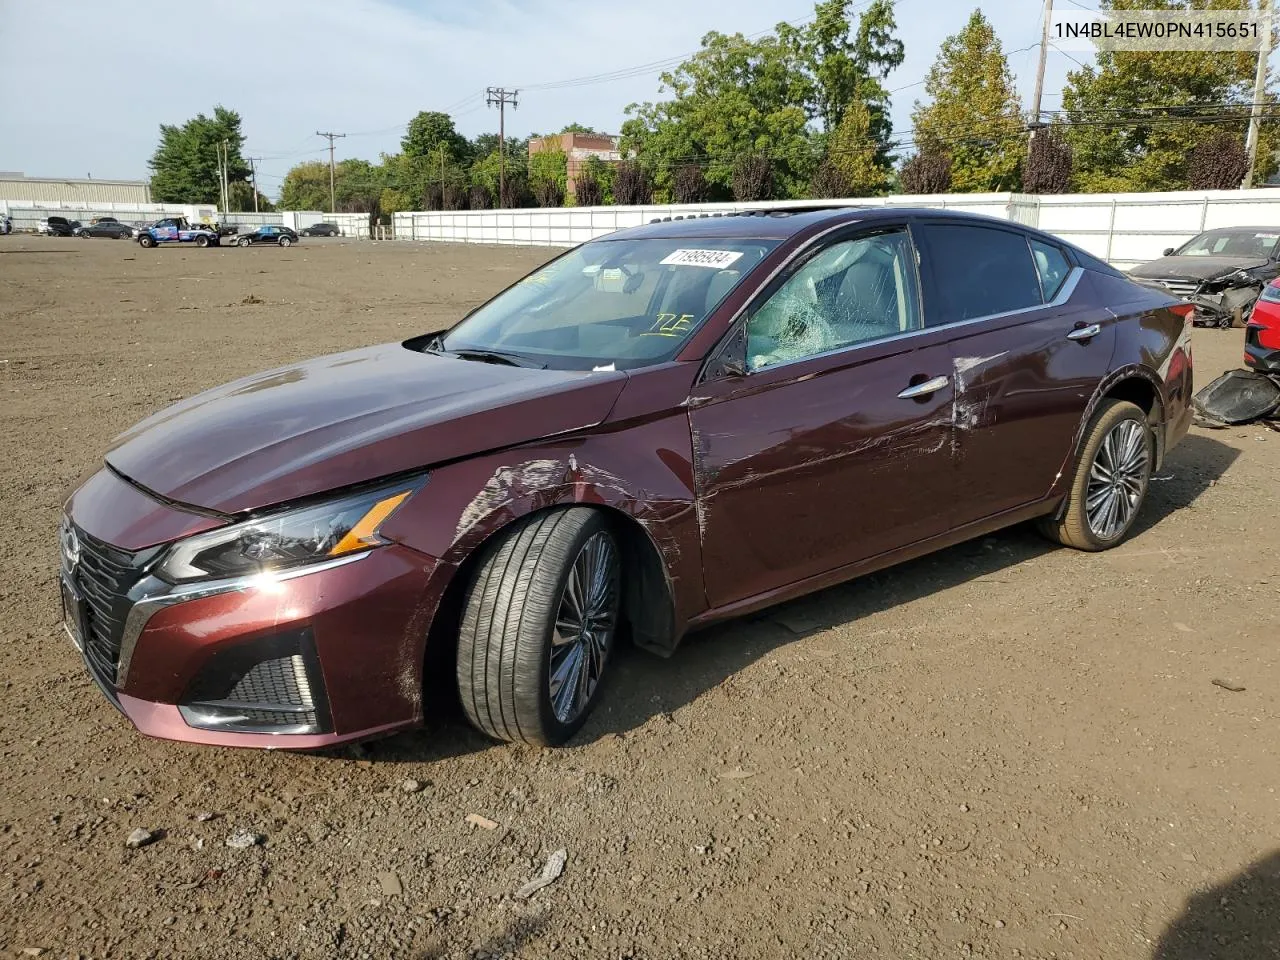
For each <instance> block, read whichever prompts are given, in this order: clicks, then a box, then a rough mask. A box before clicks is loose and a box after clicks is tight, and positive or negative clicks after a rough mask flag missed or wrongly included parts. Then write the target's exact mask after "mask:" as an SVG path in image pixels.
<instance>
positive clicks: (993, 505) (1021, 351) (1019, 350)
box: [949, 283, 1116, 524]
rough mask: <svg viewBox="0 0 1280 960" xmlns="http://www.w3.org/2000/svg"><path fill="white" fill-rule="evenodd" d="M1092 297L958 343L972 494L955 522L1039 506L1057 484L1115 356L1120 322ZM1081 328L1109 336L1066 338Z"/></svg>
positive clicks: (993, 326) (959, 446) (963, 444)
mask: <svg viewBox="0 0 1280 960" xmlns="http://www.w3.org/2000/svg"><path fill="white" fill-rule="evenodd" d="M1084 285H1085V284H1084V283H1082V284H1081V286H1084ZM1087 292H1088V291H1086V290H1078V291H1077V293H1076V295H1075V296H1074V297H1073V298H1072V300H1070V301H1068V303H1067V304H1066V305H1063V306H1061V307H1046V308H1044V309H1042V310H1034V311H1030V312H1028V313H1023V314H1020V315H1017V316H1014V317H1006V318H1001V319H995V320H992V321H990V322H988V323H979V324H975V325H973V326H970V327H963V328H960V330H958V331H957V335H956V337H955V338H954V339H953V340H952V341H951V342H950V345H949V346H950V349H951V360H952V365H953V376H954V381H955V397H956V405H955V424H956V434H955V437H956V481H957V489H959V490H963V491H964V496H963V497H960V498H957V503H956V516H955V522H956V523H958V524H963V523H968V522H969V521H972V520H977V519H979V518H981V517H986V516H990V515H992V514H995V513H1000V512H1002V511H1005V510H1011V509H1013V508H1015V507H1019V506H1021V505H1023V504H1026V503H1030V502H1032V501H1034V500H1039V499H1041V498H1043V497H1045V496H1046V495H1047V494H1048V493H1049V491H1050V489H1051V488H1052V487H1053V484H1054V481H1055V479H1056V478H1057V474H1058V471H1059V468H1060V467H1061V465H1062V461H1063V457H1064V455H1065V453H1066V452H1067V451H1068V450H1070V449H1071V445H1072V442H1073V438H1074V437H1075V434H1076V429H1077V427H1078V426H1079V424H1080V420H1081V418H1082V417H1083V415H1084V412H1085V409H1086V408H1087V407H1088V405H1089V401H1090V398H1091V397H1092V396H1093V394H1094V391H1095V390H1096V389H1097V386H1098V384H1099V383H1100V382H1101V381H1102V378H1103V377H1104V376H1106V373H1107V370H1108V368H1109V366H1110V363H1111V357H1112V354H1113V352H1114V349H1115V342H1116V327H1115V320H1114V317H1113V316H1112V314H1111V313H1109V312H1108V311H1107V310H1106V309H1105V308H1103V307H1101V306H1098V305H1097V304H1096V303H1090V302H1089V298H1088V297H1087ZM1076 298H1079V301H1077V299H1076ZM1077 324H1079V325H1081V326H1086V325H1089V324H1097V325H1098V326H1099V327H1100V331H1099V333H1098V335H1097V336H1095V337H1092V338H1090V339H1088V340H1069V339H1067V335H1068V334H1069V333H1071V332H1072V330H1073V329H1074V328H1075V327H1076V326H1077Z"/></svg>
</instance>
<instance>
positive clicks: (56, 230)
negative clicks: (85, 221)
mask: <svg viewBox="0 0 1280 960" xmlns="http://www.w3.org/2000/svg"><path fill="white" fill-rule="evenodd" d="M79 227H80V221H79V220H68V219H67V218H66V217H49V218H48V219H46V220H45V221H44V222H43V223H42V224H41V225H40V232H41V233H43V234H47V235H48V236H50V237H74V236H75V233H76V230H77V229H78V228H79Z"/></svg>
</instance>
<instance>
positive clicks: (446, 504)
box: [61, 208, 1191, 748]
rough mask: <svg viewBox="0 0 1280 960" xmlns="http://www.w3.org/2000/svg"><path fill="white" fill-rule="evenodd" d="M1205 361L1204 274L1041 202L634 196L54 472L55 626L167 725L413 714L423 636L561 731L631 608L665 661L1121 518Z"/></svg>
mask: <svg viewBox="0 0 1280 960" xmlns="http://www.w3.org/2000/svg"><path fill="white" fill-rule="evenodd" d="M1190 393H1191V347H1190V325H1189V317H1188V311H1187V309H1186V305H1185V304H1182V303H1180V302H1179V301H1177V300H1174V299H1173V298H1171V297H1169V296H1167V295H1165V294H1163V293H1161V292H1159V291H1154V290H1151V289H1148V288H1144V287H1141V286H1138V285H1137V284H1134V283H1132V282H1130V281H1129V280H1128V279H1126V278H1125V277H1124V276H1123V275H1122V274H1120V273H1118V272H1117V271H1115V270H1113V269H1112V268H1110V267H1109V266H1107V265H1106V264H1104V263H1101V262H1100V261H1098V260H1096V259H1094V258H1093V257H1091V256H1089V255H1088V254H1086V253H1084V252H1082V251H1080V250H1077V249H1075V248H1073V247H1070V246H1068V245H1066V244H1064V243H1063V242H1061V241H1060V240H1056V239H1055V238H1053V237H1051V236H1048V235H1046V234H1042V233H1038V232H1036V231H1034V230H1030V229H1025V228H1023V227H1020V226H1018V225H1015V224H1011V223H1007V222H1004V221H996V220H991V219H987V218H981V217H973V216H961V215H956V214H951V213H940V212H936V211H922V210H893V209H885V210H861V209H848V208H844V209H806V210H791V211H773V212H756V213H753V214H741V215H736V216H723V217H719V216H716V217H698V218H689V219H684V220H681V219H678V218H677V219H675V220H663V221H661V222H653V223H651V224H649V225H648V226H645V227H640V228H637V229H633V230H625V231H622V232H620V233H616V234H613V235H611V236H608V237H605V238H603V239H600V240H596V241H593V242H591V243H587V244H584V245H583V246H580V247H578V248H576V249H574V250H571V251H570V252H568V253H565V254H564V255H563V256H561V257H559V258H558V259H556V260H554V261H552V262H551V263H549V264H547V265H546V266H543V267H540V268H539V269H537V270H536V271H534V272H533V273H532V274H530V275H529V276H527V277H526V278H524V279H523V280H521V281H520V282H519V283H517V284H515V285H514V286H512V287H511V288H509V289H508V290H506V291H504V292H503V293H501V294H499V295H498V296H497V297H495V298H494V299H493V300H491V301H490V302H489V303H487V304H485V305H484V306H483V307H481V308H480V309H478V310H477V311H475V312H474V313H472V314H471V315H470V316H468V317H467V318H466V319H465V320H463V321H462V322H461V323H459V324H458V325H456V326H455V327H453V328H452V329H450V330H448V331H447V332H439V333H433V334H427V335H424V336H421V337H418V338H415V339H412V340H409V341H406V342H404V343H391V344H385V345H382V346H376V347H370V348H367V349H362V350H356V351H353V352H350V353H344V354H339V355H337V356H330V357H323V358H320V359H317V360H311V361H308V362H305V363H300V364H296V365H293V366H289V367H285V368H283V369H279V370H275V371H271V372H269V373H263V374H259V375H257V376H252V377H248V378H246V379H244V380H240V381H237V382H235V383H231V384H228V385H227V386H224V387H220V388H217V389H215V390H211V391H209V392H207V393H204V394H201V395H199V396H196V397H193V398H191V399H189V400H186V401H184V402H182V403H179V404H177V405H175V406H173V407H170V408H169V409H167V410H164V411H162V412H160V413H158V414H156V415H154V416H152V417H151V418H150V419H148V420H145V421H143V422H142V423H141V424H139V425H138V426H137V427H135V428H133V429H132V430H130V431H128V432H127V433H125V434H124V435H123V436H122V437H120V438H119V441H118V443H117V444H116V445H115V446H114V447H113V448H112V449H111V450H110V451H109V452H108V454H107V456H106V466H105V467H104V468H103V469H102V470H101V471H100V472H98V473H97V474H96V475H95V476H93V477H92V478H91V479H90V480H89V481H88V482H87V483H85V485H84V486H83V487H81V488H80V489H79V490H78V491H77V492H76V493H75V494H74V495H73V496H72V497H71V499H70V500H69V502H68V503H67V505H66V517H65V520H64V522H63V527H62V571H61V583H62V596H63V606H64V614H65V622H66V625H67V629H68V631H69V632H70V634H71V637H72V639H73V640H74V641H75V643H76V645H77V646H78V647H79V648H80V649H81V650H82V652H83V656H84V659H85V661H86V663H87V665H88V668H89V671H90V672H91V673H92V675H93V677H94V679H95V680H96V681H97V683H98V684H99V686H100V687H101V688H102V690H103V691H104V692H105V693H106V695H107V696H108V698H110V700H111V701H112V702H113V703H114V704H116V705H117V706H118V707H119V708H120V710H121V711H123V713H124V714H125V715H126V716H127V717H128V718H129V719H130V720H131V721H132V722H133V723H134V724H135V725H136V726H137V727H138V729H140V730H141V731H142V732H144V733H146V734H150V735H153V736H159V737H168V738H172V739H177V740H190V741H197V742H202V743H212V744H223V745H235V746H256V747H286V748H287V747H297V748H312V747H318V746H323V745H327V744H333V743H338V742H341V741H345V740H351V739H355V738H360V737H369V736H373V735H376V734H383V733H387V732H390V731H393V730H400V729H403V728H406V727H411V726H413V725H415V724H417V723H419V721H420V720H421V718H422V715H423V697H424V682H425V681H426V680H427V679H428V676H427V674H428V671H430V670H432V669H433V668H434V669H435V670H437V671H438V670H439V669H441V668H440V667H438V666H434V665H438V664H442V663H443V664H446V665H447V666H445V667H444V668H443V669H446V670H449V671H452V670H453V669H456V673H457V684H458V690H459V693H460V695H461V700H462V704H463V707H464V709H465V711H466V714H467V716H468V717H469V718H470V720H471V721H472V722H473V723H474V724H475V725H476V726H477V727H478V728H479V729H481V730H482V731H484V732H485V733H487V734H490V735H491V736H494V737H497V738H500V739H504V740H513V741H524V742H529V743H539V744H556V743H560V742H562V741H564V740H565V739H566V738H568V737H569V736H571V735H572V734H573V733H574V731H575V730H577V729H578V727H579V726H580V725H581V724H582V723H583V721H584V719H585V718H586V717H587V715H588V713H589V712H590V710H591V708H592V706H593V705H594V704H595V703H596V701H597V700H598V699H599V697H600V696H601V691H602V689H603V687H602V685H601V681H602V678H603V677H604V675H605V674H606V672H607V668H608V666H609V662H610V659H611V657H612V656H613V653H614V651H615V648H616V646H617V644H618V643H619V642H620V641H621V640H622V639H623V638H624V637H630V639H631V640H632V641H633V642H634V643H636V644H638V645H639V646H640V647H642V648H644V649H646V650H649V651H652V652H654V653H656V654H658V655H660V656H668V655H670V654H671V653H673V652H674V651H675V649H676V647H677V645H678V644H679V642H680V639H681V637H683V636H684V634H685V633H686V632H687V631H689V630H691V629H693V628H697V627H700V626H703V625H705V624H708V623H711V622H712V621H716V620H722V619H724V618H726V617H733V616H736V615H738V614H742V613H744V612H746V611H750V610H754V609H756V608H759V607H763V606H766V605H769V604H772V603H776V602H778V601H781V600H785V599H787V598H790V597H795V596H798V595H800V594H804V593H808V592H810V591H814V590H819V589H821V588H823V587H825V586H828V585H830V584H833V583H837V582H839V581H842V580H847V579H849V578H851V577H856V576H858V575H860V574H863V573H867V572H869V571H872V570H876V569H879V568H882V567H885V566H888V565H889V564H893V563H897V562H899V561H902V560H905V559H907V558H909V557H914V556H918V555H920V554H923V553H926V552H928V551H931V550H937V549H939V548H941V547H945V546H947V545H949V544H953V543H956V542H957V541H960V540H965V539H967V538H970V537H975V536H979V535H983V534H986V533H989V532H991V531H993V530H996V529H998V528H1000V527H1005V526H1008V525H1010V524H1014V523H1018V522H1020V521H1025V520H1036V521H1038V522H1039V525H1040V527H1041V529H1042V530H1043V531H1044V532H1045V533H1046V534H1047V535H1048V536H1049V537H1051V538H1052V539H1054V540H1057V541H1058V542H1060V543H1064V544H1068V545H1070V546H1073V547H1077V548H1080V549H1083V550H1102V549H1106V548H1107V547H1112V546H1114V545H1116V544H1118V543H1120V542H1121V541H1122V540H1123V539H1124V538H1125V537H1126V535H1127V534H1128V533H1129V532H1130V530H1131V529H1132V527H1133V523H1134V519H1135V517H1136V516H1137V514H1138V511H1139V509H1140V507H1141V506H1142V503H1143V500H1144V497H1145V495H1146V492H1147V484H1148V481H1149V479H1150V477H1151V473H1152V470H1153V469H1154V468H1155V467H1156V466H1157V465H1158V464H1159V463H1160V461H1161V458H1163V457H1164V455H1165V453H1166V452H1167V451H1168V450H1169V448H1170V447H1172V446H1173V445H1174V444H1175V443H1177V442H1178V440H1179V439H1181V438H1182V436H1183V435H1184V434H1185V432H1186V430H1187V426H1188V424H1189V422H1190V418H1191V411H1190V407H1189V399H1190ZM673 669H678V668H675V667H673Z"/></svg>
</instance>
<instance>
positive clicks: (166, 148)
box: [148, 106, 252, 205]
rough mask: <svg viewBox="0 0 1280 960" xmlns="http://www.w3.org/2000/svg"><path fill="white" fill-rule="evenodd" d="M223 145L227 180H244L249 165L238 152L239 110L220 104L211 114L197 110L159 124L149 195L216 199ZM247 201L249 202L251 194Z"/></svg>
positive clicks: (164, 200)
mask: <svg viewBox="0 0 1280 960" xmlns="http://www.w3.org/2000/svg"><path fill="white" fill-rule="evenodd" d="M224 141H225V142H226V146H227V172H228V180H229V181H230V182H231V183H233V184H234V183H237V182H241V181H248V179H249V174H250V171H249V165H248V164H247V163H245V161H244V157H243V155H242V153H241V151H242V149H243V147H244V135H243V134H241V132H240V114H238V113H236V112H235V111H234V110H228V109H226V108H225V107H222V106H216V107H214V108H213V116H212V117H207V116H205V115H204V114H203V113H201V114H197V115H196V116H195V117H194V118H192V119H191V120H188V121H187V122H186V123H184V124H182V125H181V126H170V125H169V124H163V123H162V124H161V125H160V144H159V146H157V147H156V152H155V153H154V154H153V155H152V157H151V160H150V162H149V163H148V166H150V167H151V171H152V172H151V195H152V197H153V198H154V199H155V200H156V202H157V203H217V202H218V201H219V199H220V197H221V194H222V189H221V185H220V179H219V175H218V164H219V151H220V150H221V147H222V144H223V142H224ZM249 196H250V204H251V205H252V194H249Z"/></svg>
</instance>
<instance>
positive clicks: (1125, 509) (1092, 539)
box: [1040, 400, 1155, 550]
mask: <svg viewBox="0 0 1280 960" xmlns="http://www.w3.org/2000/svg"><path fill="white" fill-rule="evenodd" d="M1154 454H1155V441H1154V438H1153V437H1152V435H1151V428H1150V427H1149V426H1148V425H1147V415H1146V414H1145V413H1144V412H1143V410H1142V408H1141V407H1139V406H1137V405H1136V404H1133V403H1129V402H1127V401H1124V400H1104V401H1102V403H1101V404H1100V405H1099V407H1098V411H1097V413H1095V414H1094V417H1093V420H1092V421H1091V422H1090V424H1089V429H1088V431H1086V433H1085V439H1084V446H1083V448H1082V449H1081V452H1080V458H1079V460H1078V462H1077V463H1076V472H1075V477H1074V478H1073V479H1072V481H1071V490H1070V492H1069V493H1068V494H1067V505H1066V509H1065V510H1064V511H1063V513H1062V516H1061V518H1052V517H1046V518H1044V519H1043V520H1042V521H1041V523H1040V530H1041V532H1042V533H1044V534H1045V535H1046V536H1047V537H1049V539H1051V540H1055V541H1057V542H1058V543H1061V544H1062V545H1063V546H1067V547H1075V548H1076V549H1077V550H1109V549H1110V548H1112V547H1114V546H1118V545H1119V544H1121V543H1123V542H1124V540H1125V538H1126V537H1127V536H1128V535H1129V532H1130V531H1131V530H1132V529H1133V524H1134V521H1135V520H1136V519H1137V516H1138V512H1139V511H1140V510H1141V509H1142V504H1143V502H1144V501H1145V500H1146V497H1147V487H1148V485H1149V484H1150V482H1151V471H1152V468H1153V465H1154V460H1155V455H1154Z"/></svg>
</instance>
